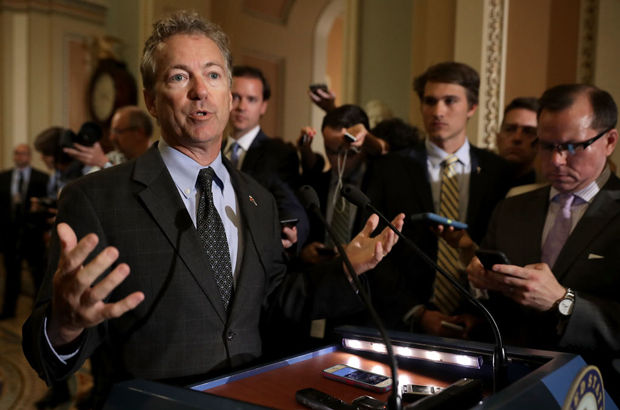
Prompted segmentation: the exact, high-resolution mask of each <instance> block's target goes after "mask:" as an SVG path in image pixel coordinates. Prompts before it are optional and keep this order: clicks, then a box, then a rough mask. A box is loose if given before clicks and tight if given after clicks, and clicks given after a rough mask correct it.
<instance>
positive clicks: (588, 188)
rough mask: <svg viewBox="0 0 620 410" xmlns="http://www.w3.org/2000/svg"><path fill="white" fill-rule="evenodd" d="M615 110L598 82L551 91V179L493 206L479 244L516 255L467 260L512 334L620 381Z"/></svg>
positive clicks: (542, 143)
mask: <svg viewBox="0 0 620 410" xmlns="http://www.w3.org/2000/svg"><path fill="white" fill-rule="evenodd" d="M617 118H618V111H617V107H616V103H615V102H614V100H613V98H612V97H611V95H610V94H609V93H607V92H606V91H603V90H600V89H598V88H596V87H594V86H589V85H580V84H571V85H561V86H557V87H554V88H551V89H549V90H547V91H545V93H544V94H543V96H542V97H541V99H540V109H539V111H538V140H537V143H538V151H539V155H540V159H541V163H542V170H543V173H544V175H545V177H546V178H547V179H548V180H549V181H550V182H551V186H547V187H544V188H540V189H538V190H535V191H532V192H528V193H526V194H523V195H519V196H515V197H512V198H508V199H506V200H505V201H503V202H501V203H500V204H499V205H498V207H497V210H496V211H495V213H494V215H493V218H492V220H491V224H490V226H489V231H488V233H487V235H486V236H485V238H484V241H483V242H482V244H481V246H482V248H483V249H492V250H499V251H502V252H504V253H505V254H506V255H507V257H508V259H509V260H510V262H511V263H513V264H514V265H495V266H494V267H493V270H485V269H484V268H483V267H482V265H481V264H480V261H479V260H478V258H474V259H472V261H471V262H470V264H469V267H468V269H467V271H468V274H469V279H470V280H471V281H472V283H473V284H474V285H476V286H477V287H479V288H482V289H488V290H490V291H493V292H491V294H490V296H489V297H490V300H489V305H490V306H491V307H492V308H493V313H494V314H495V315H496V318H497V321H498V325H499V327H500V330H501V331H502V334H503V335H504V337H505V338H506V340H507V341H508V343H512V344H518V345H522V346H527V347H533V348H544V349H553V350H558V349H559V350H568V351H574V352H577V353H579V354H581V355H583V356H584V358H585V359H586V361H590V362H592V363H594V364H597V365H599V367H601V370H602V371H603V372H604V373H603V376H604V379H606V380H605V384H606V385H607V386H609V385H616V386H617V385H618V382H620V377H618V373H617V372H614V371H610V368H611V362H612V360H616V361H617V360H618V359H619V358H620V317H619V316H618V312H619V311H620V298H619V297H618V295H619V294H620V275H619V274H618V266H619V264H620V260H619V258H620V242H618V238H619V237H620V179H618V177H616V176H615V175H613V174H611V171H610V170H609V167H608V166H607V165H606V162H607V158H608V157H609V156H610V155H611V153H612V152H613V150H614V148H615V146H616V143H617V141H618V132H617V131H616V129H615V127H616V123H617ZM610 383H611V384H610ZM612 390H613V389H612ZM616 400H617V397H616Z"/></svg>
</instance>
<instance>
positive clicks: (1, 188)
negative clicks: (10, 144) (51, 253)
mask: <svg viewBox="0 0 620 410" xmlns="http://www.w3.org/2000/svg"><path fill="white" fill-rule="evenodd" d="M31 159H32V152H31V150H30V146H29V145H28V144H19V145H17V146H16V147H15V148H14V150H13V162H14V164H15V166H14V167H13V168H12V169H9V170H7V171H4V172H2V173H0V251H2V254H3V255H4V271H5V275H6V282H5V287H4V305H3V308H2V313H1V314H0V320H3V319H9V318H12V317H14V316H15V310H16V308H17V298H18V296H19V293H20V288H21V286H20V283H21V272H22V260H26V261H27V262H28V266H30V271H31V273H32V277H33V279H34V284H35V289H36V290H38V289H39V287H40V286H41V282H42V280H43V275H44V273H45V244H44V242H43V230H41V229H39V227H36V226H34V225H33V224H32V223H29V219H30V198H40V197H45V196H47V182H48V179H49V177H48V175H47V174H46V173H44V172H41V171H39V170H37V169H35V168H32V167H31V166H30V161H31Z"/></svg>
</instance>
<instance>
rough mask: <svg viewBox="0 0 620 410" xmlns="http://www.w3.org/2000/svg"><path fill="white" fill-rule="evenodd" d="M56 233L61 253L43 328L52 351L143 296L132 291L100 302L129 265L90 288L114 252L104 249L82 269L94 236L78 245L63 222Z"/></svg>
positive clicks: (114, 250) (125, 310)
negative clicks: (50, 309)
mask: <svg viewBox="0 0 620 410" xmlns="http://www.w3.org/2000/svg"><path fill="white" fill-rule="evenodd" d="M57 231H58V238H59V239H60V244H61V251H60V260H59V261H58V269H57V270H56V273H55V274H54V279H53V292H54V293H53V297H52V311H51V314H50V317H49V318H48V319H49V320H48V325H47V333H48V337H49V339H50V342H51V343H52V346H54V348H58V347H63V346H67V345H69V344H71V342H74V341H75V340H77V339H78V337H79V336H80V335H81V334H82V332H83V331H84V329H86V328H89V327H92V326H96V325H98V324H99V323H101V322H103V321H104V320H107V319H111V318H116V317H119V316H121V315H123V314H124V313H125V312H127V311H129V310H132V309H134V308H135V307H136V306H138V304H140V302H142V301H143V300H144V293H142V292H134V293H132V294H131V295H128V296H127V297H125V298H124V299H122V300H120V301H118V302H116V303H105V302H104V301H103V299H105V298H106V297H107V296H108V295H109V294H110V292H112V290H114V288H116V287H117V286H118V285H119V284H120V283H121V282H122V281H123V280H125V278H126V277H127V275H129V266H128V265H127V264H124V263H122V264H120V265H118V266H117V267H116V268H115V269H114V270H112V271H111V272H110V273H109V274H108V275H107V276H106V277H105V278H104V279H103V280H101V281H100V282H99V283H97V284H96V285H94V286H93V283H94V282H95V280H97V278H98V277H99V276H100V275H101V274H102V273H103V272H105V270H106V269H108V268H109V267H110V266H111V265H112V264H113V263H114V262H115V261H116V259H118V255H119V254H118V250H117V249H116V248H114V247H107V248H105V249H104V250H103V251H101V253H99V255H97V257H96V258H95V259H93V260H92V261H91V262H90V263H89V264H88V265H86V266H83V263H84V261H85V260H86V258H87V257H88V255H89V254H90V253H91V252H92V251H93V250H94V249H95V247H96V246H97V244H98V243H99V238H98V237H97V235H95V234H89V235H86V236H85V237H84V238H82V240H81V241H79V242H78V241H77V237H76V235H75V232H73V229H71V227H70V226H69V225H67V224H66V223H60V224H58V227H57Z"/></svg>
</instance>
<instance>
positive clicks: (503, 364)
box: [341, 184, 508, 393]
mask: <svg viewBox="0 0 620 410" xmlns="http://www.w3.org/2000/svg"><path fill="white" fill-rule="evenodd" d="M341 194H342V196H343V197H344V198H346V199H347V201H349V202H351V203H352V204H354V205H356V206H357V207H360V208H368V209H370V210H371V211H372V212H373V213H374V214H376V215H377V216H378V217H379V218H380V219H381V220H382V221H383V222H385V223H386V224H387V225H388V226H389V227H390V229H392V231H394V233H396V235H398V237H399V238H400V239H402V240H403V242H405V243H406V244H407V246H409V247H410V248H411V249H413V250H414V251H415V252H416V253H417V254H418V255H419V256H420V257H421V258H422V259H423V260H424V261H425V262H426V263H427V264H428V265H429V266H431V267H432V268H433V269H435V270H437V272H439V273H440V274H441V275H442V276H443V277H444V278H446V279H447V280H448V281H450V283H452V285H453V286H454V287H455V288H456V289H458V290H459V292H461V293H462V294H463V295H465V297H466V298H467V300H469V302H471V303H472V304H473V305H474V306H476V307H477V308H478V309H480V310H481V311H482V314H483V315H484V317H485V318H486V319H487V321H488V322H489V324H490V325H491V328H492V329H493V335H494V336H495V348H494V350H493V392H494V393H496V392H498V391H499V390H501V389H502V388H504V387H505V386H506V383H507V382H506V377H507V367H508V358H507V356H506V350H505V349H504V343H503V341H502V336H501V334H500V332H499V327H498V326H497V322H495V319H494V318H493V316H492V315H491V313H490V312H489V311H488V309H487V308H486V307H485V306H484V305H483V304H482V303H480V301H479V300H478V299H476V298H475V297H473V296H472V295H471V294H470V293H469V292H468V291H467V290H465V289H464V288H463V286H461V284H460V283H459V282H458V281H457V280H456V279H455V278H454V277H452V275H450V274H449V273H447V272H446V271H445V270H444V269H442V268H441V267H440V266H439V265H437V263H435V261H434V260H432V259H431V258H429V257H428V255H426V254H425V253H424V252H422V250H421V249H420V248H418V247H417V246H416V244H414V243H413V242H412V241H411V240H410V239H409V238H407V237H406V236H404V235H403V234H402V233H401V232H400V231H399V230H398V229H396V227H395V226H394V225H392V223H391V222H390V221H389V220H388V219H387V218H386V217H385V216H384V215H383V214H381V213H380V212H379V211H378V210H377V208H375V207H374V206H373V205H372V204H371V203H370V199H368V197H367V196H366V195H364V193H362V192H361V191H360V190H359V189H357V188H355V187H354V186H352V185H349V184H346V185H345V186H343V187H342V190H341Z"/></svg>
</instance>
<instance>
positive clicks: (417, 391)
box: [402, 384, 441, 402]
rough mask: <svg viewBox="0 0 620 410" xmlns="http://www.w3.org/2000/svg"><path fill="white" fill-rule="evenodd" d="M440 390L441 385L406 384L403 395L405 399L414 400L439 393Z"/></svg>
mask: <svg viewBox="0 0 620 410" xmlns="http://www.w3.org/2000/svg"><path fill="white" fill-rule="evenodd" d="M440 391H441V387H435V386H422V385H419V384H404V385H403V394H402V397H403V400H404V401H408V402H412V401H416V400H419V399H421V398H424V397H426V396H430V395H433V394H436V393H439V392H440Z"/></svg>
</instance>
